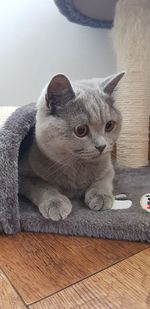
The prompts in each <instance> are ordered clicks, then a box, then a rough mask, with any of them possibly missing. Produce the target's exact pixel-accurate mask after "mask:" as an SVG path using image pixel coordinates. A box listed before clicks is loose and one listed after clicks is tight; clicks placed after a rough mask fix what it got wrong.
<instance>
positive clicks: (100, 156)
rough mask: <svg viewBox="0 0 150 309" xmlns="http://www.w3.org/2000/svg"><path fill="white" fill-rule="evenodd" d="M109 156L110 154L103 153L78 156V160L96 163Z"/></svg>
mask: <svg viewBox="0 0 150 309" xmlns="http://www.w3.org/2000/svg"><path fill="white" fill-rule="evenodd" d="M109 154H110V152H108V151H107V152H105V153H101V154H100V153H99V154H96V155H93V156H85V157H84V156H81V157H80V156H79V157H78V160H81V161H84V162H97V161H99V160H102V159H103V158H104V157H105V156H108V155H109Z"/></svg>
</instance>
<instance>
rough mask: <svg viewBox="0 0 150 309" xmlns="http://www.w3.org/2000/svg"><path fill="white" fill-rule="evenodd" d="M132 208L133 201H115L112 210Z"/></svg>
mask: <svg viewBox="0 0 150 309" xmlns="http://www.w3.org/2000/svg"><path fill="white" fill-rule="evenodd" d="M131 206H132V201H131V200H125V201H118V200H115V201H114V204H113V207H112V209H113V210H117V209H128V208H130V207H131Z"/></svg>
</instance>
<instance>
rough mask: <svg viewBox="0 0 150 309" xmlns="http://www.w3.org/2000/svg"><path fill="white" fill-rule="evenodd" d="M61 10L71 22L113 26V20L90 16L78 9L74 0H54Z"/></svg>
mask: <svg viewBox="0 0 150 309" xmlns="http://www.w3.org/2000/svg"><path fill="white" fill-rule="evenodd" d="M54 1H55V3H56V5H57V7H58V8H59V10H60V12H61V13H62V14H63V15H65V16H66V17H67V18H68V19H69V20H70V21H71V22H74V23H77V24H81V25H83V26H90V27H95V28H108V29H109V28H111V27H112V25H113V21H112V20H110V21H109V20H99V19H95V18H91V17H88V16H86V15H84V14H82V13H81V12H80V11H78V10H77V9H76V8H75V6H74V3H73V0H54Z"/></svg>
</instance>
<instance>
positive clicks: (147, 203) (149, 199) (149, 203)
mask: <svg viewBox="0 0 150 309" xmlns="http://www.w3.org/2000/svg"><path fill="white" fill-rule="evenodd" d="M140 204H141V207H142V208H143V209H144V210H146V211H147V212H150V193H146V194H144V195H143V196H142V197H141V200H140Z"/></svg>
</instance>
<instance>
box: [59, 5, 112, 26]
mask: <svg viewBox="0 0 150 309" xmlns="http://www.w3.org/2000/svg"><path fill="white" fill-rule="evenodd" d="M54 1H55V3H56V5H57V7H58V8H59V10H60V12H61V13H62V14H63V15H65V16H66V17H67V18H68V19H69V20H70V21H72V22H74V23H78V24H81V25H84V26H90V27H96V28H111V27H112V24H113V18H114V11H115V4H116V2H117V0H111V1H110V0H92V1H87V0H54Z"/></svg>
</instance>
